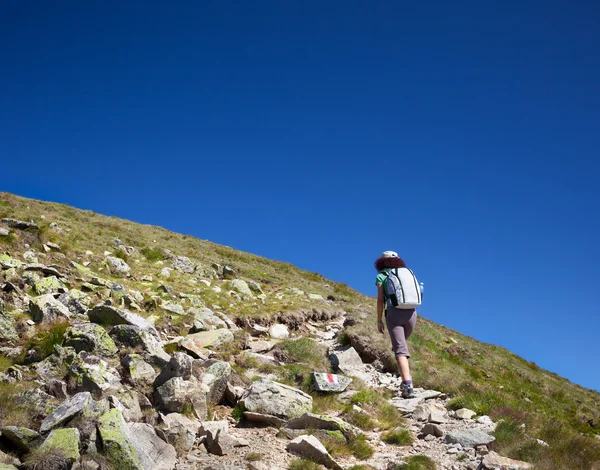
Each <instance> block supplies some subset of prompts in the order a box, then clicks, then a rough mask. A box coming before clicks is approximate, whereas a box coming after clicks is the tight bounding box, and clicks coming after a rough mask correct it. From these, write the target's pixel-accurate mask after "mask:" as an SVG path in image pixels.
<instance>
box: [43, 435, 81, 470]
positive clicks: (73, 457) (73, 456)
mask: <svg viewBox="0 0 600 470" xmlns="http://www.w3.org/2000/svg"><path fill="white" fill-rule="evenodd" d="M79 439H80V438H79V429H75V428H65V429H54V430H53V431H52V432H51V433H50V434H49V435H48V437H47V438H46V440H45V441H44V443H43V444H42V445H41V446H40V451H42V450H43V449H45V448H48V449H51V448H58V449H60V452H61V454H62V457H63V459H64V461H65V463H66V464H67V468H69V467H70V466H71V465H73V464H74V463H75V462H76V461H77V460H79V457H80V455H79ZM50 468H52V467H50ZM54 468H56V467H54Z"/></svg>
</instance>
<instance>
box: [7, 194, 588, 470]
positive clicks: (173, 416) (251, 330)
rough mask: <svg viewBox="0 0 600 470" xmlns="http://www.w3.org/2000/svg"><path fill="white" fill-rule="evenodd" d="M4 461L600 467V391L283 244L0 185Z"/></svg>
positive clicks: (51, 465) (47, 464)
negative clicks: (216, 238)
mask: <svg viewBox="0 0 600 470" xmlns="http://www.w3.org/2000/svg"><path fill="white" fill-rule="evenodd" d="M0 218H1V219H2V222H1V223H0V470H7V469H13V470H14V469H15V468H16V469H37V470H53V469H72V468H73V469H80V470H81V469H90V470H91V469H144V470H150V469H164V470H170V469H179V470H187V469H190V470H191V469H209V468H210V469H230V470H232V469H257V470H258V469H276V468H279V469H286V468H290V469H296V470H302V469H316V468H323V467H327V468H333V469H340V468H345V469H349V468H352V469H354V470H359V469H372V468H375V469H399V468H403V469H408V470H410V469H413V470H415V469H435V468H438V469H448V470H450V469H452V470H456V469H461V470H462V469H471V470H475V469H497V468H498V469H508V468H523V469H525V468H537V469H578V470H579V469H599V468H600V439H599V438H598V436H599V435H600V396H599V394H598V393H596V392H593V391H591V390H587V389H584V388H582V387H579V386H577V385H574V384H571V383H570V382H569V381H567V380H565V379H563V378H560V377H558V376H556V375H555V374H552V373H549V372H547V371H544V370H542V369H540V368H539V367H538V366H536V365H535V364H534V363H530V362H528V361H525V360H523V359H521V358H519V357H517V356H515V355H513V354H511V353H510V352H508V351H507V350H505V349H503V348H499V347H496V346H492V345H488V344H483V343H480V342H477V341H475V340H473V339H471V338H468V337H465V336H463V335H460V334H459V333H457V332H454V331H451V330H449V329H447V328H444V327H442V326H440V325H436V324H434V323H432V322H430V321H427V320H425V319H421V320H420V321H419V323H418V327H417V331H416V332H415V334H414V335H413V337H411V342H412V345H411V347H412V349H413V361H412V364H413V369H414V381H415V384H416V385H417V386H418V387H420V388H419V389H418V393H417V398H415V399H411V400H403V399H401V398H400V397H399V395H398V390H399V387H398V386H399V380H398V378H397V377H396V376H395V375H394V374H393V373H394V372H395V368H394V363H393V357H392V356H391V354H390V352H389V346H388V344H387V341H388V340H387V336H382V335H379V334H378V333H376V331H375V329H374V327H375V321H374V301H373V299H372V298H369V297H366V296H363V295H361V294H360V293H358V292H355V291H353V290H352V289H350V288H348V287H347V286H345V285H343V284H339V283H336V282H332V281H328V280H326V279H324V278H323V277H322V276H321V275H319V274H317V273H311V272H307V271H302V270H300V269H297V268H295V267H294V266H292V265H290V264H286V263H280V262H275V261H271V260H268V259H265V258H261V257H258V256H254V255H250V254H247V253H242V252H239V251H236V250H234V249H231V248H228V247H224V246H220V245H216V244H213V243H211V242H208V241H204V240H199V239H196V238H193V237H189V236H185V235H179V234H176V233H172V232H169V231H167V230H164V229H162V228H159V227H153V226H146V225H140V224H135V223H132V222H128V221H124V220H120V219H117V218H114V217H106V216H101V215H98V214H95V213H92V212H89V211H82V210H77V209H73V208H71V207H68V206H64V205H59V204H52V203H45V202H40V201H34V200H29V199H24V198H20V197H17V196H14V195H10V194H6V193H0Z"/></svg>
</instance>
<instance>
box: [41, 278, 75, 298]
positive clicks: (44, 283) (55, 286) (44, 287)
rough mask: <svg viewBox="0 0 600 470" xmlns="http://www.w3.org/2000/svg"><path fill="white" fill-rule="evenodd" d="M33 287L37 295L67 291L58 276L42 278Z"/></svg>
mask: <svg viewBox="0 0 600 470" xmlns="http://www.w3.org/2000/svg"><path fill="white" fill-rule="evenodd" d="M33 289H34V290H35V292H36V294H37V295H46V294H58V293H63V292H66V291H67V289H66V287H65V285H64V284H63V283H62V282H61V281H60V280H59V279H58V278H57V277H56V276H48V277H45V278H42V279H40V280H39V281H37V282H36V283H35V285H34V286H33Z"/></svg>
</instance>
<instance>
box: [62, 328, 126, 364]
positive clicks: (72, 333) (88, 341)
mask: <svg viewBox="0 0 600 470" xmlns="http://www.w3.org/2000/svg"><path fill="white" fill-rule="evenodd" d="M63 344H64V345H65V346H71V347H73V348H74V349H75V351H77V352H81V351H87V352H90V353H94V354H99V355H101V356H107V357H110V356H112V355H114V354H115V353H116V352H117V346H116V345H115V343H114V341H113V340H112V339H111V337H110V336H108V333H107V332H106V331H105V330H104V328H102V327H101V326H100V325H96V324H95V323H76V324H74V325H72V326H70V327H69V328H67V331H66V332H65V336H64V339H63Z"/></svg>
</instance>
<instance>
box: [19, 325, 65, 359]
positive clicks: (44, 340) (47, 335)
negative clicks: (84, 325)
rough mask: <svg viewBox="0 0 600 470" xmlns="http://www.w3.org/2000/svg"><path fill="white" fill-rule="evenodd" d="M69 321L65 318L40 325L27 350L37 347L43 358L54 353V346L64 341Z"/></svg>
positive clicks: (28, 343)
mask: <svg viewBox="0 0 600 470" xmlns="http://www.w3.org/2000/svg"><path fill="white" fill-rule="evenodd" d="M67 328H69V323H68V322H67V321H63V320H57V321H53V322H51V323H48V324H42V325H39V326H38V329H37V331H36V333H35V334H34V335H33V337H31V338H30V339H29V341H28V342H27V344H26V346H25V351H27V350H29V349H35V350H36V351H37V352H38V353H39V355H40V356H41V358H42V359H44V358H46V357H48V356H50V355H51V354H52V353H54V346H55V345H57V344H58V345H60V344H62V342H63V337H64V335H65V331H67Z"/></svg>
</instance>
